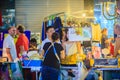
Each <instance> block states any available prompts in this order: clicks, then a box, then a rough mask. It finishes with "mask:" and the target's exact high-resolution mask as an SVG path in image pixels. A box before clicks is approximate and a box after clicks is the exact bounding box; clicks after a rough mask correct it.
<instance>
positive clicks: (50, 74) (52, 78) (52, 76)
mask: <svg viewBox="0 0 120 80" xmlns="http://www.w3.org/2000/svg"><path fill="white" fill-rule="evenodd" d="M41 72H42V73H41V77H42V79H41V80H59V75H60V70H58V69H55V68H52V67H48V66H42V71H41Z"/></svg>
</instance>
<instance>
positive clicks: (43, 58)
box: [43, 44, 52, 61]
mask: <svg viewBox="0 0 120 80" xmlns="http://www.w3.org/2000/svg"><path fill="white" fill-rule="evenodd" d="M51 47H52V44H51V45H50V46H49V47H48V49H47V50H46V52H45V54H44V56H43V61H44V59H45V57H46V55H47V53H48V51H49V49H50V48H51Z"/></svg>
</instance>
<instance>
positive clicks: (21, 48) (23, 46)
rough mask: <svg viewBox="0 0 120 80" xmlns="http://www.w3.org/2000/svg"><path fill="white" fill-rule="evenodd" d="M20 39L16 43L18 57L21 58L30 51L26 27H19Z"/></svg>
mask: <svg viewBox="0 0 120 80" xmlns="http://www.w3.org/2000/svg"><path fill="white" fill-rule="evenodd" d="M17 34H18V39H17V42H16V50H17V56H18V58H20V57H21V56H22V55H24V54H26V53H27V51H28V49H29V40H28V38H27V37H26V35H25V34H24V26H23V25H18V26H17Z"/></svg>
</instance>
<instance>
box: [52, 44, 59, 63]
mask: <svg viewBox="0 0 120 80" xmlns="http://www.w3.org/2000/svg"><path fill="white" fill-rule="evenodd" d="M52 44H53V50H54V54H55V56H56V58H57V59H58V61H59V63H60V58H59V56H58V54H57V51H56V49H55V46H54V43H52Z"/></svg>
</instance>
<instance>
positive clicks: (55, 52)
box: [43, 43, 60, 63]
mask: <svg viewBox="0 0 120 80" xmlns="http://www.w3.org/2000/svg"><path fill="white" fill-rule="evenodd" d="M52 46H53V51H54V54H55V56H56V58H57V59H58V62H59V63H60V58H59V56H58V54H57V51H56V49H55V47H54V43H52V44H51V45H50V46H49V47H48V49H47V50H46V52H45V54H44V57H43V61H44V59H45V57H46V55H47V53H48V51H49V49H50V48H51V47H52Z"/></svg>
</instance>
